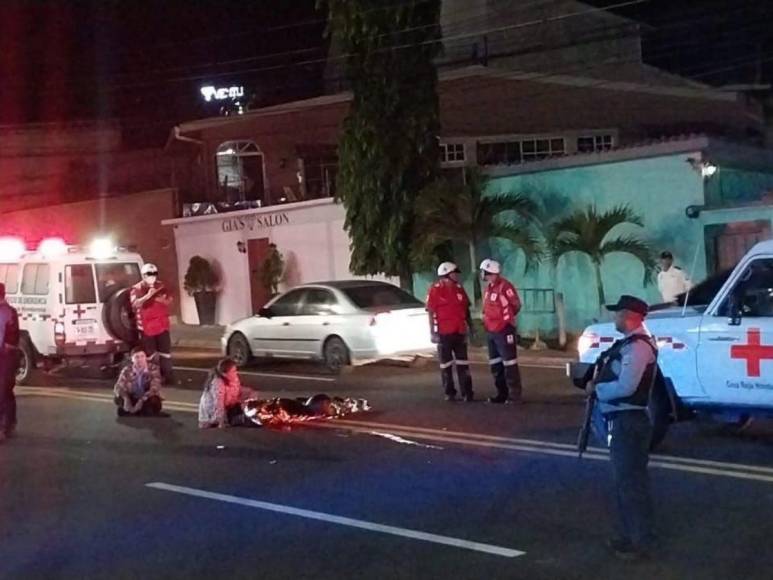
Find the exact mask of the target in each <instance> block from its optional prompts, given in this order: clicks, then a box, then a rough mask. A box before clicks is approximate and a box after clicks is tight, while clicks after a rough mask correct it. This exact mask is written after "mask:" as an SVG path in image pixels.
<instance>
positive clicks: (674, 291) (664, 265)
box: [658, 251, 692, 302]
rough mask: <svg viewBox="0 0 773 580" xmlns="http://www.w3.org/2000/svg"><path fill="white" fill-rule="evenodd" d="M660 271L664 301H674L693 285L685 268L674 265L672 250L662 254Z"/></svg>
mask: <svg viewBox="0 0 773 580" xmlns="http://www.w3.org/2000/svg"><path fill="white" fill-rule="evenodd" d="M660 268H661V270H660V272H659V273H658V290H660V296H661V297H662V298H663V302H674V301H676V297H677V296H679V295H680V294H684V293H685V292H687V291H688V290H689V289H690V288H691V287H692V283H691V282H690V279H689V278H688V277H687V275H686V274H685V273H684V270H682V269H681V268H679V267H678V266H674V256H673V255H672V254H671V252H668V251H666V252H663V253H661V254H660Z"/></svg>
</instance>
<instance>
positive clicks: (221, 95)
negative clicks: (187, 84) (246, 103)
mask: <svg viewBox="0 0 773 580" xmlns="http://www.w3.org/2000/svg"><path fill="white" fill-rule="evenodd" d="M201 94H202V95H203V96H204V100H205V101H207V102H210V101H213V100H214V101H225V100H227V99H238V98H239V97H243V96H244V87H219V88H218V87H213V86H206V87H201Z"/></svg>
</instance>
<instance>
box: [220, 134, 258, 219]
mask: <svg viewBox="0 0 773 580" xmlns="http://www.w3.org/2000/svg"><path fill="white" fill-rule="evenodd" d="M215 159H216V166H217V183H218V187H219V188H220V191H221V193H222V194H223V197H224V198H225V201H229V202H234V201H248V200H252V201H254V200H257V201H260V202H261V203H262V204H265V203H267V201H268V200H266V199H265V193H266V192H265V183H264V179H263V154H262V153H261V152H260V149H259V148H258V146H257V145H256V144H255V143H253V142H252V141H226V142H225V143H223V144H222V145H220V147H218V148H217V153H216V154H215Z"/></svg>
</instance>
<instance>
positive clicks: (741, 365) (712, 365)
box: [697, 258, 773, 406]
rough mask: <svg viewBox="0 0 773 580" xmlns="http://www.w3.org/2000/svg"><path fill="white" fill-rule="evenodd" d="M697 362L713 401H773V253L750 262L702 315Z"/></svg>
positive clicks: (738, 403)
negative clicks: (712, 308) (714, 307)
mask: <svg viewBox="0 0 773 580" xmlns="http://www.w3.org/2000/svg"><path fill="white" fill-rule="evenodd" d="M697 365H698V378H699V380H700V381H701V384H702V385H703V387H704V389H705V390H706V393H707V394H708V396H709V398H710V399H711V401H712V402H715V403H725V404H737V405H764V406H770V405H773V258H757V259H755V260H753V261H752V262H750V263H749V264H748V265H747V266H746V268H745V269H744V271H743V273H742V274H741V276H740V277H739V278H738V279H737V280H736V283H735V285H734V287H733V288H732V289H731V291H730V292H729V293H728V294H727V296H725V297H724V300H723V301H722V303H721V304H720V306H719V307H718V309H717V311H716V312H714V313H713V314H711V313H709V314H707V315H705V316H704V317H703V320H702V322H701V333H700V341H699V344H698V355H697Z"/></svg>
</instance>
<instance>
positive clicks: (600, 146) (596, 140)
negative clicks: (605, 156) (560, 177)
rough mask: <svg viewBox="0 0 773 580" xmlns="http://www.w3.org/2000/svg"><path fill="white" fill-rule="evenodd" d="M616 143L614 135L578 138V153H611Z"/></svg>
mask: <svg viewBox="0 0 773 580" xmlns="http://www.w3.org/2000/svg"><path fill="white" fill-rule="evenodd" d="M613 144H614V141H613V139H612V135H593V136H586V137H578V138H577V152H578V153H593V152H594V151H609V150H610V149H612V146H613Z"/></svg>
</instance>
